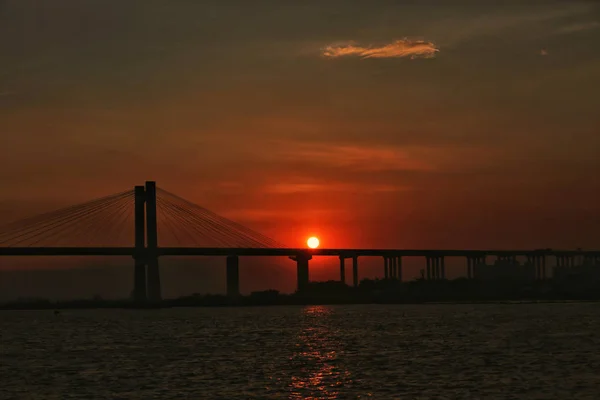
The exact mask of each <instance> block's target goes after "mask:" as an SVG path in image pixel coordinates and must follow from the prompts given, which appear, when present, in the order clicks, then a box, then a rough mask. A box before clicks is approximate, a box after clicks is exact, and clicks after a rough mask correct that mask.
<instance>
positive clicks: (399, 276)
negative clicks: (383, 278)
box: [396, 256, 402, 282]
mask: <svg viewBox="0 0 600 400" xmlns="http://www.w3.org/2000/svg"><path fill="white" fill-rule="evenodd" d="M396 279H397V280H399V281H400V282H402V256H398V257H396Z"/></svg>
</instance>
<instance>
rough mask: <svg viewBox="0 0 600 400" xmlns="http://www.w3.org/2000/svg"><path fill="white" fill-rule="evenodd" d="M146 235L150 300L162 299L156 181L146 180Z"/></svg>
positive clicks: (158, 300) (157, 300)
mask: <svg viewBox="0 0 600 400" xmlns="http://www.w3.org/2000/svg"><path fill="white" fill-rule="evenodd" d="M145 197H146V235H147V236H146V237H147V245H148V249H147V252H148V253H147V254H148V260H147V261H148V300H150V301H151V302H160V301H161V300H162V294H161V288H160V269H159V266H158V256H157V253H158V227H157V220H156V182H150V181H148V182H146V196H145Z"/></svg>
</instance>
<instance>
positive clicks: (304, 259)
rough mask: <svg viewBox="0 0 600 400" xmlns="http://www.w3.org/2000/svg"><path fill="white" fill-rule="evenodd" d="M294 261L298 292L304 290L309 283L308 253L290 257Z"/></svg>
mask: <svg viewBox="0 0 600 400" xmlns="http://www.w3.org/2000/svg"><path fill="white" fill-rule="evenodd" d="M290 258H291V259H292V260H294V261H296V272H297V280H298V281H297V291H298V292H299V293H301V292H304V291H305V290H306V288H307V287H308V284H309V282H310V281H309V275H308V262H309V261H310V260H311V259H312V256H311V255H310V254H300V255H297V256H294V257H290Z"/></svg>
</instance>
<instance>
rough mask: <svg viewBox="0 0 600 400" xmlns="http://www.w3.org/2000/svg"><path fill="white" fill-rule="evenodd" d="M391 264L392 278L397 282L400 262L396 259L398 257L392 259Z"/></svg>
mask: <svg viewBox="0 0 600 400" xmlns="http://www.w3.org/2000/svg"><path fill="white" fill-rule="evenodd" d="M390 264H391V272H390V278H392V279H394V280H395V279H396V278H398V260H397V259H396V257H390Z"/></svg>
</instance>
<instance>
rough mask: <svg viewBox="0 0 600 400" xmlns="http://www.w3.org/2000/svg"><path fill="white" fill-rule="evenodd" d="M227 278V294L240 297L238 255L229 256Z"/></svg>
mask: <svg viewBox="0 0 600 400" xmlns="http://www.w3.org/2000/svg"><path fill="white" fill-rule="evenodd" d="M226 279H227V296H228V297H238V296H239V295H240V261H239V258H238V256H228V257H227V268H226Z"/></svg>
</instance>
